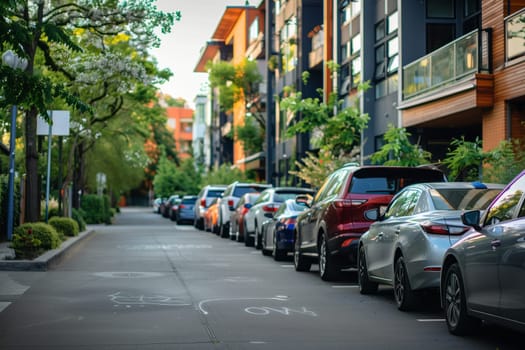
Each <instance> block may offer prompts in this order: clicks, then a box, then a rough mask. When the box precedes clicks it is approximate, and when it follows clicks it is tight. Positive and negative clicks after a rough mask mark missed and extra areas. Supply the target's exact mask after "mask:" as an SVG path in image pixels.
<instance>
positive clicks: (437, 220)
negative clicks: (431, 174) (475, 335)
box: [358, 182, 505, 310]
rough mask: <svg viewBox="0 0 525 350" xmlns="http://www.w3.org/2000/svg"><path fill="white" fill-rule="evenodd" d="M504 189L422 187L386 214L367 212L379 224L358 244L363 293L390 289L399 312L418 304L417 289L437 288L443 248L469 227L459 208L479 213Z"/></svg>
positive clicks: (398, 198) (399, 198)
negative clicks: (392, 289)
mask: <svg viewBox="0 0 525 350" xmlns="http://www.w3.org/2000/svg"><path fill="white" fill-rule="evenodd" d="M503 187H505V186H504V185H499V184H482V183H479V182H475V183H469V182H441V183H440V182H438V183H422V184H415V185H411V186H407V187H405V188H404V189H403V190H402V191H400V192H399V193H398V194H396V195H395V196H394V198H393V199H392V201H391V202H390V204H389V205H388V208H387V209H386V212H385V214H384V215H382V216H380V217H378V214H379V213H378V211H377V210H374V209H373V210H372V211H371V212H368V213H365V215H369V216H370V215H371V218H373V219H375V218H378V221H376V222H374V223H373V224H372V225H370V228H369V230H368V231H367V232H365V233H364V234H363V235H362V236H361V239H360V241H359V255H358V270H359V272H358V282H359V291H360V292H361V294H370V293H375V292H377V289H378V284H387V285H391V286H393V287H394V298H395V301H396V304H397V307H398V308H399V309H400V310H410V309H413V308H414V307H415V306H416V305H417V304H418V299H419V298H418V297H419V295H418V293H417V292H418V291H421V290H424V289H436V290H437V289H439V275H440V271H441V263H442V261H443V255H444V254H445V251H446V250H447V248H449V247H450V246H451V245H452V244H453V243H454V242H457V241H458V240H459V239H461V238H462V237H463V236H464V235H465V233H466V232H467V231H468V229H469V227H468V226H466V225H464V224H463V223H462V222H461V213H462V211H463V210H471V209H477V210H483V209H485V208H486V207H487V206H488V205H489V203H490V202H491V201H492V200H493V199H494V198H495V197H496V196H497V195H498V193H500V192H501V190H502V189H503Z"/></svg>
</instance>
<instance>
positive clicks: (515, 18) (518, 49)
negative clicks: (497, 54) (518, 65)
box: [505, 8, 525, 62]
mask: <svg viewBox="0 0 525 350" xmlns="http://www.w3.org/2000/svg"><path fill="white" fill-rule="evenodd" d="M520 57H521V58H523V57H525V8H524V9H522V10H521V11H518V12H516V13H515V14H513V15H511V16H509V17H507V18H505V61H507V62H508V61H512V60H515V59H517V58H520Z"/></svg>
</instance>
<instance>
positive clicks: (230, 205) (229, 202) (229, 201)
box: [228, 199, 233, 207]
mask: <svg viewBox="0 0 525 350" xmlns="http://www.w3.org/2000/svg"><path fill="white" fill-rule="evenodd" d="M228 206H229V207H233V199H228Z"/></svg>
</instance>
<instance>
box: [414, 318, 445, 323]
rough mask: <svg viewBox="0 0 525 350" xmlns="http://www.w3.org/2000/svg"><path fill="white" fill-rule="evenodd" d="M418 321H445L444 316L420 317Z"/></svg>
mask: <svg viewBox="0 0 525 350" xmlns="http://www.w3.org/2000/svg"><path fill="white" fill-rule="evenodd" d="M417 321H418V322H445V319H444V318H418V319H417Z"/></svg>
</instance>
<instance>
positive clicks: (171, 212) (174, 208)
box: [167, 196, 182, 221]
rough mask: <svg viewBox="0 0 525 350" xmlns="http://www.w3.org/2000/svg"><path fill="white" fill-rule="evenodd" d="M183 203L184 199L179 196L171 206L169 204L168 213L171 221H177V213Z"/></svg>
mask: <svg viewBox="0 0 525 350" xmlns="http://www.w3.org/2000/svg"><path fill="white" fill-rule="evenodd" d="M181 201H182V198H180V197H179V196H177V197H176V198H174V199H173V200H172V201H171V204H170V203H168V204H167V205H168V206H167V211H168V217H169V218H170V220H171V221H177V212H178V211H179V205H180V202H181Z"/></svg>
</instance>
